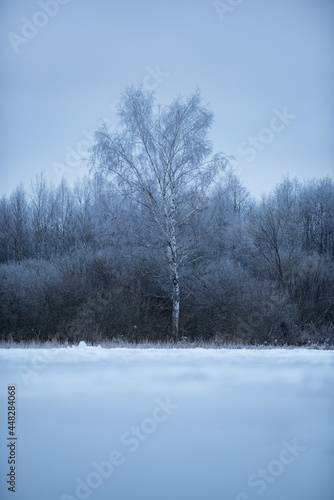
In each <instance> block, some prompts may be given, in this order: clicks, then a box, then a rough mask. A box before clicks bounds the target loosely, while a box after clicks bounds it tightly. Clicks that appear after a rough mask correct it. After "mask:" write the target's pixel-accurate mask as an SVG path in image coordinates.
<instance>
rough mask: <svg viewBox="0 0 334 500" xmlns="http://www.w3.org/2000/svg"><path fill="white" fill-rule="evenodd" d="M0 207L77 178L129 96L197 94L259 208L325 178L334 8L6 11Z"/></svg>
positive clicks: (65, 5)
mask: <svg viewBox="0 0 334 500" xmlns="http://www.w3.org/2000/svg"><path fill="white" fill-rule="evenodd" d="M0 14H1V24H0V29H1V42H2V43H1V66H2V79H1V144H0V151H1V162H0V165H1V167H0V168H1V175H0V179H1V182H0V195H3V194H10V193H11V192H12V191H13V189H14V188H15V187H16V185H17V184H18V183H19V182H21V181H23V183H24V184H25V185H26V186H29V183H30V180H31V179H33V178H34V176H35V175H36V174H37V173H38V172H41V171H42V170H44V171H45V174H46V176H47V178H48V179H50V180H53V181H54V182H55V183H56V182H58V180H59V178H60V177H61V176H62V175H63V176H65V178H67V179H68V180H69V181H72V180H73V179H74V178H75V177H76V176H78V175H82V174H83V173H84V172H85V164H84V162H82V161H81V160H80V157H82V156H84V155H85V152H86V148H87V146H89V144H90V141H91V140H92V139H91V131H93V130H94V129H96V128H97V127H98V125H99V122H100V120H101V119H107V120H110V122H111V123H116V120H117V116H116V114H115V103H116V101H117V98H118V97H119V95H120V93H121V92H122V91H123V90H124V88H125V86H127V85H131V84H135V85H137V84H140V83H143V84H144V86H146V88H148V89H152V90H155V91H156V95H157V98H158V100H159V101H161V102H162V103H168V102H169V101H170V100H171V99H172V98H173V97H175V96H176V95H178V94H189V93H191V92H193V91H194V90H195V89H196V87H199V88H200V89H201V91H202V97H203V102H204V103H209V104H210V107H211V109H212V110H213V111H214V114H215V122H214V126H213V128H212V139H213V142H214V147H215V150H216V151H223V152H225V153H226V154H228V155H234V156H235V157H236V168H237V172H238V174H239V176H240V178H241V180H242V181H243V182H244V184H245V185H246V187H247V188H248V189H249V190H250V191H251V192H252V193H253V194H254V195H256V196H258V195H260V194H261V193H262V192H269V191H270V190H271V189H272V188H273V186H274V185H275V184H276V183H277V182H279V181H280V180H281V178H282V176H284V175H286V174H287V173H289V174H290V176H291V177H294V176H298V177H299V178H300V179H303V178H309V177H321V176H326V175H333V172H334V168H333V139H332V134H333V121H334V105H333V88H334V85H333V83H334V77H333V75H334V71H333V53H332V47H333V46H334V44H333V38H334V35H333V20H334V2H333V0H226V1H225V0H224V1H221V2H213V1H212V0H178V1H176V0H168V1H167V0H160V1H157V0H140V1H135V0H127V1H126V2H115V1H112V0H111V1H110V0H94V1H93V0H81V1H79V0H44V1H43V0H12V1H11V2H1V7H0Z"/></svg>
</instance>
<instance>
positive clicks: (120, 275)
mask: <svg viewBox="0 0 334 500" xmlns="http://www.w3.org/2000/svg"><path fill="white" fill-rule="evenodd" d="M119 116H120V123H119V127H118V128H117V129H116V130H113V131H110V130H109V129H108V128H107V127H106V126H105V125H103V126H101V128H100V129H99V130H98V131H97V133H96V143H95V146H94V147H93V148H92V151H91V166H92V172H91V175H90V176H89V177H87V178H85V179H83V180H81V181H78V182H77V183H76V184H75V185H74V187H69V186H68V185H67V183H66V182H65V181H64V180H62V181H61V183H60V184H59V186H57V187H54V186H52V185H50V184H48V183H47V181H46V179H45V177H44V175H43V174H41V175H39V176H37V177H36V178H35V180H34V181H33V182H32V183H31V186H30V188H29V190H26V189H25V188H24V186H23V185H20V186H18V187H17V188H16V190H15V191H14V192H13V193H12V194H11V195H10V196H9V197H3V198H2V199H1V200H0V330H1V336H2V340H8V339H13V340H14V341H20V340H25V341H29V340H40V341H46V340H51V339H56V340H59V341H60V342H66V341H70V342H75V341H77V340H81V339H84V340H86V341H88V342H98V341H101V340H103V339H115V338H116V339H120V338H122V339H125V340H129V341H133V342H140V341H142V340H145V339H148V340H151V341H163V340H173V341H178V340H182V341H187V340H188V339H189V340H193V341H194V340H204V341H215V342H219V343H224V342H240V343H246V344H254V343H268V344H269V343H276V344H279V345H281V344H305V343H308V342H325V341H327V342H332V341H333V340H334V328H333V315H334V305H333V304H334V303H333V298H334V182H333V180H332V179H331V178H329V177H327V178H323V179H319V180H312V181H304V182H300V181H298V180H297V179H293V180H291V179H289V178H285V179H283V180H282V182H281V183H280V184H279V185H277V186H276V188H275V189H274V190H273V192H272V193H270V194H269V195H267V196H263V197H262V199H261V200H260V201H258V200H254V199H252V197H251V196H250V194H249V193H248V192H247V190H246V188H245V187H244V186H243V185H242V183H241V181H240V179H239V178H238V176H237V175H236V173H235V172H234V171H233V169H232V168H231V167H230V166H229V160H228V158H227V157H226V156H225V155H224V154H222V153H218V154H213V153H212V145H211V143H210V141H209V138H208V134H209V130H210V127H211V124H212V119H213V115H212V112H211V111H210V110H209V108H208V107H207V106H203V105H202V103H201V98H200V94H199V92H195V93H194V94H192V95H190V96H189V97H187V98H182V97H178V98H177V99H175V100H174V101H173V102H172V103H171V104H170V105H169V106H165V107H162V106H159V105H158V104H157V103H156V101H155V96H154V94H152V93H148V92H145V91H144V90H143V89H142V88H130V89H127V90H126V92H125V93H124V94H123V97H122V100H121V104H120V109H119Z"/></svg>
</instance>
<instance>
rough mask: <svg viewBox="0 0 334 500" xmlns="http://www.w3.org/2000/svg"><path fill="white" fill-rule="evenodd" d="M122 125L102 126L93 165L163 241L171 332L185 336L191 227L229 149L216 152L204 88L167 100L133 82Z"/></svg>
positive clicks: (126, 96)
mask: <svg viewBox="0 0 334 500" xmlns="http://www.w3.org/2000/svg"><path fill="white" fill-rule="evenodd" d="M119 117H120V123H119V127H118V128H117V129H116V130H115V131H113V132H111V131H110V130H109V129H108V128H107V126H106V125H102V126H101V127H100V129H99V130H98V131H97V133H96V137H95V138H96V143H95V145H94V146H93V148H92V156H91V165H92V167H93V168H94V169H96V170H97V171H100V172H101V171H102V172H104V173H105V174H106V175H107V177H108V179H109V182H110V183H111V186H112V188H113V189H114V190H116V191H117V192H118V193H120V194H121V195H122V196H123V197H125V198H126V199H128V200H129V201H131V203H133V202H134V203H135V204H136V206H137V207H138V209H139V210H141V211H142V212H143V213H147V214H149V216H150V218H151V220H152V223H153V224H154V226H152V230H153V228H154V231H155V232H156V234H157V247H161V246H162V248H164V262H165V264H166V265H167V269H168V274H169V283H170V299H171V301H172V310H173V313H172V333H173V337H174V338H178V336H179V325H180V302H181V279H180V272H181V270H182V268H184V266H186V264H187V263H188V262H189V260H190V259H191V257H192V249H191V248H190V245H189V240H188V242H187V241H184V239H183V238H182V232H183V229H184V227H185V226H186V225H187V224H188V223H189V222H190V221H191V220H192V218H193V217H195V216H196V215H197V214H198V213H199V212H200V211H201V210H203V209H204V207H205V200H208V199H209V198H210V195H211V193H212V192H213V189H212V188H213V185H214V183H215V180H216V179H217V177H218V176H219V175H220V173H221V172H222V171H223V170H224V169H225V166H226V163H227V160H226V157H225V156H224V155H223V154H222V153H219V154H216V155H214V156H212V145H211V142H210V141H209V138H208V133H209V130H210V128H211V125H212V121H213V113H212V112H211V111H210V110H209V109H208V107H207V106H204V105H202V104H201V96H200V93H199V91H196V92H195V93H193V94H192V95H190V96H188V97H186V98H183V97H177V98H176V99H174V100H173V102H172V103H171V104H170V105H168V106H160V105H158V104H157V102H156V98H155V95H154V94H153V93H149V92H147V91H145V90H144V89H143V87H139V88H133V87H131V88H128V89H127V90H126V91H125V93H124V94H123V96H122V99H121V104H120V108H119Z"/></svg>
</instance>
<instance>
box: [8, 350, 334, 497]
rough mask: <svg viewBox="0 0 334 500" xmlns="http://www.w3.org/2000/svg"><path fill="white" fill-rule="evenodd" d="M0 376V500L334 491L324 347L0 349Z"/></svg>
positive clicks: (330, 388) (330, 373)
mask: <svg viewBox="0 0 334 500" xmlns="http://www.w3.org/2000/svg"><path fill="white" fill-rule="evenodd" d="M0 375H1V387H0V404H1V412H0V436H1V440H0V470H1V481H0V498H1V499H2V500H6V499H15V500H73V499H88V498H90V499H92V500H94V499H96V500H113V499H115V500H206V499H207V500H225V499H226V500H254V499H260V498H261V499H263V500H267V499H268V500H299V499H302V500H331V499H332V498H334V399H333V395H334V352H333V351H316V350H306V349H272V350H270V349H266V350H250V349H238V350H229V349H120V348H119V349H102V348H100V347H85V346H82V347H72V348H70V347H69V348H61V349H56V348H54V349H29V348H28V349H0ZM8 386H15V398H16V400H15V403H16V413H15V418H16V429H15V432H16V434H15V437H17V440H15V442H14V440H12V441H11V440H10V439H7V438H8V437H9V436H8V433H9V430H8V429H7V428H8V423H7V399H8ZM8 444H9V446H7V445H8ZM11 446H12V451H13V453H12V456H14V455H15V490H16V491H15V493H13V492H11V491H8V489H7V488H8V486H10V483H9V484H6V481H7V479H8V477H7V476H6V474H8V473H9V470H10V469H9V467H10V465H9V464H8V457H9V455H10V451H11ZM12 470H13V469H12Z"/></svg>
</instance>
